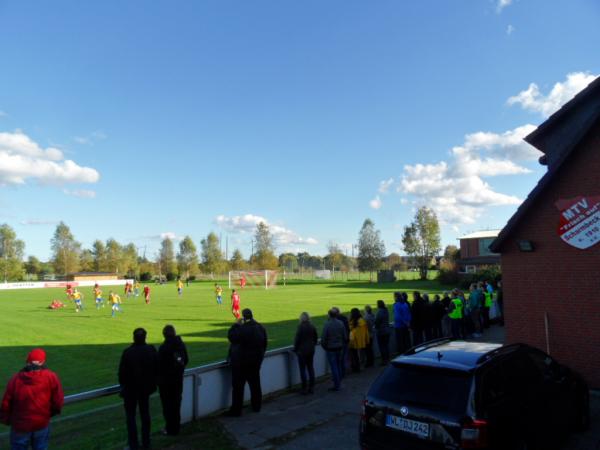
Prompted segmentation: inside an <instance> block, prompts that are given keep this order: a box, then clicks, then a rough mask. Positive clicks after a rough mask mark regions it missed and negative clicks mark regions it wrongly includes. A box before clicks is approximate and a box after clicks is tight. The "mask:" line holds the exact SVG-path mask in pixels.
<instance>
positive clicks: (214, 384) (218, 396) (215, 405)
mask: <svg viewBox="0 0 600 450" xmlns="http://www.w3.org/2000/svg"><path fill="white" fill-rule="evenodd" d="M376 344H377V343H376V342H374V352H375V355H376V356H378V355H379V349H378V348H377V345H376ZM395 347H396V346H395V339H394V335H393V334H392V335H391V336H390V350H391V352H392V354H393V352H394V351H395ZM314 367H315V376H316V377H321V376H324V375H328V374H329V367H328V365H327V358H326V354H325V351H324V350H323V348H322V347H320V346H317V348H316V350H315V358H314ZM260 377H261V386H262V391H263V395H267V394H272V393H275V392H279V391H284V390H286V389H289V388H291V387H293V386H295V385H298V384H300V372H299V369H298V361H297V358H296V355H295V354H294V352H293V351H292V347H286V348H281V349H277V350H272V351H269V352H267V354H266V355H265V359H264V361H263V364H262V367H261V370H260ZM249 398H250V392H249V389H248V386H246V392H245V395H244V399H245V400H249ZM230 405H231V369H230V368H229V365H228V364H227V363H225V362H220V363H215V364H209V365H206V366H200V367H196V368H193V369H188V370H186V372H185V379H184V388H183V401H182V404H181V421H182V423H186V422H189V421H191V420H193V419H194V418H198V417H202V416H206V415H209V414H212V413H215V412H217V411H221V410H224V409H227V408H229V406H230Z"/></svg>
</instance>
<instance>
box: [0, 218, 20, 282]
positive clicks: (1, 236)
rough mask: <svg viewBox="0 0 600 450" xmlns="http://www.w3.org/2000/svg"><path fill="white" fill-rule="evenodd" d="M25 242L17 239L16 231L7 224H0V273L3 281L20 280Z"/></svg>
mask: <svg viewBox="0 0 600 450" xmlns="http://www.w3.org/2000/svg"><path fill="white" fill-rule="evenodd" d="M24 252H25V243H24V242H23V241H22V240H20V239H17V233H15V231H14V230H13V229H12V228H11V227H10V226H9V225H8V224H6V223H5V224H2V225H0V274H1V276H2V277H3V278H4V281H5V282H6V281H8V280H22V279H23V276H24V274H25V273H24V272H25V270H24V266H23V256H24Z"/></svg>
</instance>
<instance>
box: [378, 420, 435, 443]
mask: <svg viewBox="0 0 600 450" xmlns="http://www.w3.org/2000/svg"><path fill="white" fill-rule="evenodd" d="M385 425H386V426H388V427H390V428H394V429H396V430H400V431H404V432H406V433H410V434H415V435H417V436H420V437H423V438H428V437H429V424H428V423H423V422H417V421H416V420H410V419H405V418H403V417H398V416H393V415H391V414H388V415H387V416H386V418H385Z"/></svg>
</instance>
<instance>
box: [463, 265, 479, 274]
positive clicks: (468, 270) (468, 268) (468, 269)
mask: <svg viewBox="0 0 600 450" xmlns="http://www.w3.org/2000/svg"><path fill="white" fill-rule="evenodd" d="M465 272H466V273H475V272H477V266H465Z"/></svg>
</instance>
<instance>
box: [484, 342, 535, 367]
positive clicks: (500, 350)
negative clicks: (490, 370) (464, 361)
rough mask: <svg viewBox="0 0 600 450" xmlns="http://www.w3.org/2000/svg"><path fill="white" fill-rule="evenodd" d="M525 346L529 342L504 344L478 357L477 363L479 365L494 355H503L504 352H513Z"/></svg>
mask: <svg viewBox="0 0 600 450" xmlns="http://www.w3.org/2000/svg"><path fill="white" fill-rule="evenodd" d="M523 347H527V344H522V343H516V344H509V345H503V346H502V347H498V348H496V349H494V350H490V351H489V352H487V353H484V354H483V355H481V356H480V357H479V358H477V361H476V364H477V365H479V364H483V363H484V362H486V361H488V360H489V359H490V358H492V357H493V356H497V355H501V354H503V353H512V352H514V351H516V350H518V349H520V348H523Z"/></svg>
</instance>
